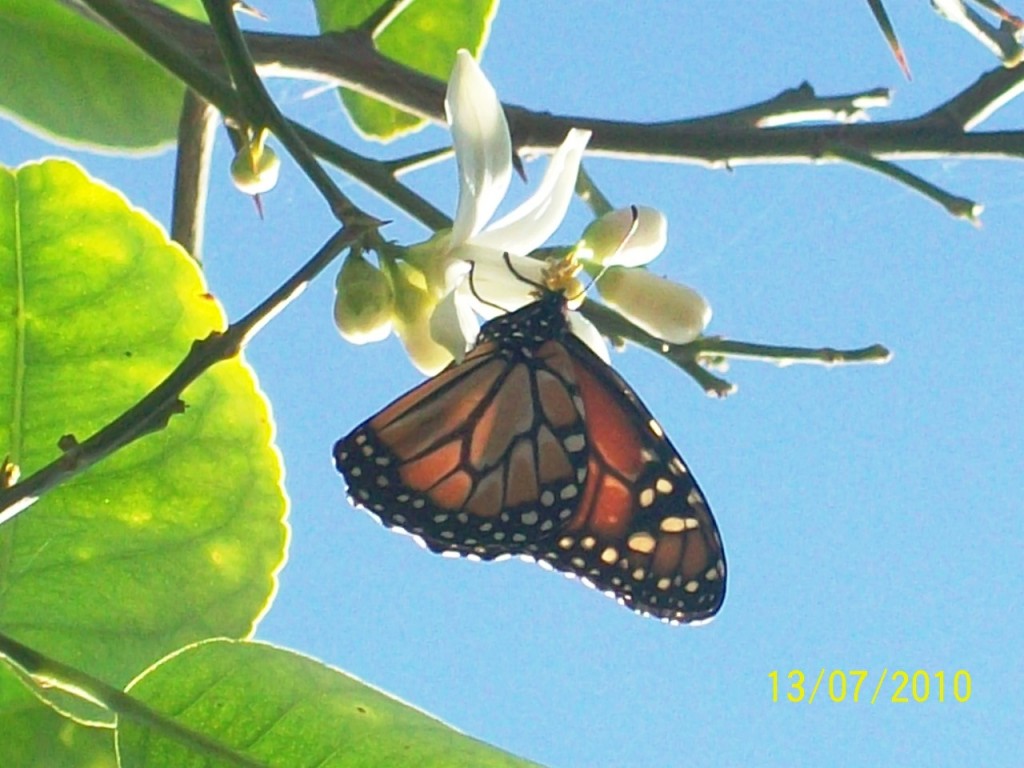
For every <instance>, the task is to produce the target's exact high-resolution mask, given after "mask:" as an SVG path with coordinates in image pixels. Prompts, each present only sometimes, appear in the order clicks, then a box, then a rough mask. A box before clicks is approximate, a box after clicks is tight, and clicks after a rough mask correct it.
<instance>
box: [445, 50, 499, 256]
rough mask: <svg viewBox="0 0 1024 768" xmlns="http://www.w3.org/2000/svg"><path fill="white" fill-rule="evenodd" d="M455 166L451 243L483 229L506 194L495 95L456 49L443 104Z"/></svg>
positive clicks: (469, 59)
mask: <svg viewBox="0 0 1024 768" xmlns="http://www.w3.org/2000/svg"><path fill="white" fill-rule="evenodd" d="M444 108H445V114H446V115H447V116H448V125H449V126H451V131H452V144H453V145H454V147H455V161H456V163H457V165H458V167H459V204H458V208H457V209H456V213H455V223H454V224H453V225H452V243H453V244H455V245H459V244H461V243H464V242H465V241H466V240H468V239H469V238H470V237H472V236H473V235H475V234H476V233H478V232H479V231H480V230H481V229H483V227H484V225H485V224H487V222H488V221H489V220H490V218H491V216H493V215H494V212H495V211H496V210H497V208H498V205H499V204H500V203H501V201H502V199H503V198H504V197H505V192H506V191H508V184H509V179H510V178H511V176H512V139H511V137H510V136H509V131H508V122H507V121H506V120H505V111H504V110H503V109H502V107H501V102H500V101H499V100H498V94H497V93H495V92H494V88H493V87H492V86H491V84H490V83H489V82H488V80H487V78H486V77H485V76H484V73H483V71H481V69H480V67H479V65H477V63H476V62H475V61H474V60H473V57H472V56H471V55H470V54H469V52H468V51H465V50H460V51H459V52H458V54H457V55H456V59H455V66H454V67H453V68H452V75H451V78H450V79H449V81H448V94H447V96H446V97H445V100H444Z"/></svg>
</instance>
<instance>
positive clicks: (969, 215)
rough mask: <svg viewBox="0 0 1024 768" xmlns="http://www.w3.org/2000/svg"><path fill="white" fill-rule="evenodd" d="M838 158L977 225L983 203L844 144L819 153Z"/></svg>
mask: <svg viewBox="0 0 1024 768" xmlns="http://www.w3.org/2000/svg"><path fill="white" fill-rule="evenodd" d="M829 156H832V157H838V158H841V159H843V160H845V161H846V162H848V163H850V164H851V165H859V166H861V167H862V168H867V169H868V170H871V171H875V172H877V173H880V174H882V175H883V176H888V177H889V178H891V179H895V180H896V181H898V182H900V183H901V184H904V185H906V186H908V187H910V188H911V189H913V190H914V191H915V192H920V193H921V194H922V195H924V196H925V197H927V198H928V199H929V200H931V201H932V202H935V203H938V204H939V205H941V206H942V207H943V208H944V209H945V210H946V212H947V213H948V214H949V215H950V216H952V217H954V218H957V219H964V220H965V221H968V222H970V223H971V224H973V225H974V226H976V227H977V226H980V224H981V221H980V219H979V218H978V217H979V216H981V212H982V211H983V210H984V206H983V205H981V204H980V203H977V202H975V201H974V200H968V199H967V198H965V197H959V196H957V195H954V194H951V193H949V192H947V191H946V190H944V189H942V188H941V187H938V186H936V185H934V184H932V183H931V182H930V181H926V180H925V179H922V178H921V177H920V176H917V175H916V174H913V173H911V172H910V171H907V170H905V169H903V168H900V167H899V166H898V165H894V164H893V163H887V162H885V161H884V160H879V159H877V158H874V157H872V156H871V155H869V154H867V153H865V152H860V151H858V150H856V149H853V148H852V147H844V146H840V145H835V146H831V147H829V148H828V149H827V150H825V152H824V153H822V157H826V158H827V157H829Z"/></svg>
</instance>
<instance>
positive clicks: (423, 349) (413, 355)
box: [394, 317, 452, 376]
mask: <svg viewBox="0 0 1024 768" xmlns="http://www.w3.org/2000/svg"><path fill="white" fill-rule="evenodd" d="M394 327H395V334H396V335H397V336H398V338H399V339H401V341H402V345H403V346H404V347H405V351H406V353H407V354H408V355H409V359H410V360H411V361H412V364H413V365H415V366H416V368H417V369H418V370H419V371H420V373H422V374H425V375H426V376H434V375H435V374H438V373H440V372H441V371H443V370H444V368H445V366H447V365H448V363H450V362H451V361H452V356H451V354H450V353H449V352H448V350H447V349H445V348H444V347H442V346H441V345H440V344H438V343H437V342H436V341H434V339H433V338H431V336H430V324H429V323H428V322H427V321H426V319H424V320H423V321H417V322H405V321H403V320H401V319H400V318H398V317H396V318H395V320H394Z"/></svg>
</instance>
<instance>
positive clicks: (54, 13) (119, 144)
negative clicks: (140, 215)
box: [0, 0, 205, 149]
mask: <svg viewBox="0 0 1024 768" xmlns="http://www.w3.org/2000/svg"><path fill="white" fill-rule="evenodd" d="M162 4H163V5H166V6H168V7H170V8H172V9H173V10H176V11H178V12H179V13H183V14H185V15H187V16H190V17H192V18H197V19H201V18H205V17H204V16H203V15H202V2H201V0H174V1H173V2H172V1H171V0H165V2H163V3H162ZM0 51H3V57H2V58H3V76H2V77H0V111H2V112H3V113H6V114H7V115H10V116H11V117H13V118H15V119H16V120H18V121H19V122H22V123H23V124H25V125H26V127H29V128H31V129H34V130H36V131H37V132H39V133H41V134H43V135H44V136H46V137H47V138H49V139H52V140H55V141H63V143H66V144H70V145H78V146H81V145H85V146H88V147H107V148H115V149H149V148H153V147H158V146H160V145H162V144H166V143H168V142H170V141H172V140H173V139H174V137H175V134H176V131H177V123H178V113H179V112H180V111H181V104H182V97H183V96H184V93H185V89H184V87H183V86H182V84H181V83H180V82H179V81H178V80H176V79H175V78H174V77H173V76H172V75H170V74H168V73H167V72H166V71H164V70H163V69H162V68H161V67H160V65H158V64H157V63H156V62H154V61H153V60H151V59H150V58H148V57H147V56H146V55H145V54H144V53H143V52H142V51H141V50H139V49H138V48H136V47H135V46H134V45H133V44H131V43H130V42H128V41H127V40H125V39H124V38H122V37H121V36H120V35H119V34H117V33H116V32H114V31H112V30H109V29H106V28H104V27H101V26H100V25H99V24H97V23H95V22H92V21H89V20H88V19H86V18H85V17H84V16H82V15H81V14H80V13H76V12H75V11H73V10H71V9H70V8H68V7H67V6H66V5H64V4H62V3H60V2H56V1H55V0H0Z"/></svg>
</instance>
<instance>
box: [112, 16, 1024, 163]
mask: <svg viewBox="0 0 1024 768" xmlns="http://www.w3.org/2000/svg"><path fill="white" fill-rule="evenodd" d="M115 1H116V2H120V3H121V4H122V5H123V6H124V7H125V9H126V10H127V11H129V12H130V13H131V14H132V15H133V16H134V17H135V18H136V20H138V21H145V23H147V24H150V25H152V26H153V27H154V29H156V30H158V31H159V33H160V34H161V35H165V36H167V37H168V38H169V39H171V40H173V41H174V42H175V44H176V45H178V46H180V47H181V48H184V49H187V50H188V51H190V52H191V54H192V55H193V57H194V59H195V60H196V61H198V62H202V63H203V64H205V65H207V66H209V67H213V68H215V69H217V70H222V65H221V64H220V62H219V61H218V53H217V48H216V42H215V40H214V39H213V36H212V33H211V32H210V30H209V28H208V27H207V26H206V25H204V24H200V23H198V22H195V21H192V20H189V19H186V18H184V17H181V16H178V15H177V14H175V13H173V12H171V11H168V10H166V9H164V8H163V7H161V6H158V5H156V4H155V3H153V2H151V0H105V2H115ZM246 40H247V43H248V46H249V50H250V51H251V53H252V57H253V60H254V61H255V62H256V64H257V66H258V67H259V68H260V70H261V72H262V73H263V74H265V75H277V76H285V77H293V78H301V79H312V80H320V81H323V82H329V83H333V84H335V85H339V86H344V87H346V88H350V89H352V90H355V91H358V92H360V93H363V94H365V95H368V96H372V97H374V98H377V99H380V100H381V101H384V102H386V103H388V104H390V105H392V106H394V107H397V108H399V109H402V110H405V111H406V112H410V113H412V114H414V115H417V116H419V117H423V118H425V119H428V120H432V121H434V122H436V123H443V122H444V107H443V104H444V93H445V84H444V83H442V82H441V81H439V80H435V79H433V78H431V77H428V76H426V75H423V74H422V73H419V72H416V71H415V70H412V69H409V68H408V67H405V66H403V65H401V64H399V63H397V62H394V61H391V60H390V59H387V58H385V57H384V56H382V55H380V54H379V53H378V52H377V51H376V50H375V49H374V47H373V44H372V40H370V38H369V36H368V35H367V34H366V33H365V31H363V30H349V31H346V32H332V33H328V34H323V35H319V36H302V35H280V34H267V33H248V34H247V35H246ZM1021 90H1024V67H1016V68H1014V69H1005V68H1003V67H999V68H997V69H994V70H992V71H991V72H988V73H987V74H985V75H983V76H982V77H981V78H979V80H978V81H977V82H976V83H975V84H974V85H972V86H970V87H968V88H967V89H965V90H964V91H963V92H962V93H960V94H958V95H957V96H956V97H955V98H954V99H951V100H950V101H949V102H946V104H943V105H941V106H940V107H938V108H937V109H935V110H932V111H931V112H929V113H926V114H924V115H921V116H919V117H916V118H910V119H906V120H890V121H881V122H877V123H870V124H864V123H860V124H852V125H838V126H836V125H812V126H787V127H757V126H756V125H755V126H751V125H749V124H748V125H742V124H737V122H736V120H735V116H736V113H726V114H725V115H723V116H718V118H717V119H716V118H715V117H711V118H709V117H703V118H697V119H691V120H670V121H664V122H656V123H633V122H624V121H615V120H600V119H596V118H591V117H586V116H570V115H551V114H548V113H542V112H535V111H532V110H529V109H525V108H523V107H519V106H515V105H506V112H507V114H508V116H509V124H510V127H511V129H512V134H513V142H514V144H515V146H516V147H517V148H518V149H520V150H521V151H524V152H533V151H544V152H547V151H553V150H554V149H555V148H556V147H557V146H558V145H559V144H560V143H561V142H562V140H563V139H564V138H565V134H566V132H567V131H568V130H569V128H572V127H578V128H587V129H590V130H591V131H593V132H594V136H593V138H592V139H591V141H590V144H589V145H588V148H587V152H588V154H596V155H606V156H613V157H618V158H624V159H633V160H637V159H639V160H659V161H666V162H681V163H693V164H699V165H704V166H707V167H711V168H728V167H734V166H738V165H745V164H747V165H749V164H766V163H778V162H785V163H797V162H815V163H816V162H822V161H823V160H822V150H823V148H824V147H826V146H828V145H832V144H836V143H840V144H843V145H846V146H851V147H856V148H857V149H858V150H860V151H862V152H866V153H869V154H871V155H873V156H875V157H877V158H879V159H888V160H893V159H922V158H938V157H955V156H964V157H994V158H1018V159H1019V158H1024V131H993V132H986V133H977V132H975V133H971V132H967V130H968V129H970V128H973V127H974V126H976V125H977V124H979V123H980V122H981V121H982V120H983V119H984V118H985V117H988V116H989V115H990V114H992V112H993V111H994V110H995V109H997V108H998V107H999V106H1000V105H1002V104H1004V103H1006V101H1007V100H1008V99H1009V98H1012V97H1013V96H1015V95H1017V93H1019V92H1020V91H1021ZM880 93H881V91H865V92H864V94H861V95H867V94H876V95H878V94H880ZM822 98H823V99H824V100H825V101H829V100H831V99H849V98H850V97H822ZM767 103H770V101H769V102H767ZM737 112H742V110H738V111H737ZM832 161H833V162H840V161H839V160H838V159H833V160H832Z"/></svg>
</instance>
